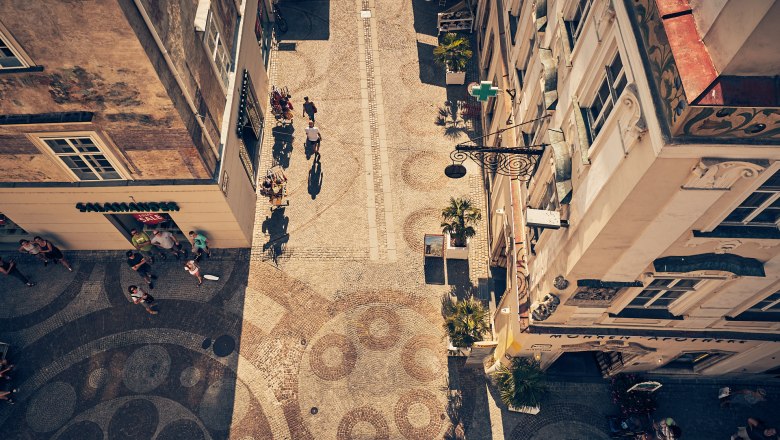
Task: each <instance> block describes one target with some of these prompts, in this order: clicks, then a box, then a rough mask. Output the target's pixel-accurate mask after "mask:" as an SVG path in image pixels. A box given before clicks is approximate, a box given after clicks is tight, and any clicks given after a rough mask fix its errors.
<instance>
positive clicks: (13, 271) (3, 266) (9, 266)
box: [0, 257, 35, 287]
mask: <svg viewBox="0 0 780 440" xmlns="http://www.w3.org/2000/svg"><path fill="white" fill-rule="evenodd" d="M0 273H2V274H5V275H6V276H8V275H11V276H13V277H14V278H16V279H18V280H19V281H21V282H23V283H24V284H27V286H28V287H32V286H34V285H35V283H33V282H32V281H30V280H29V279H27V277H26V276H24V274H22V273H21V272H19V269H17V268H16V263H15V262H14V261H10V260H9V261H3V257H0Z"/></svg>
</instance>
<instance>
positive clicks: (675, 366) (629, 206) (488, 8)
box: [476, 0, 780, 375]
mask: <svg viewBox="0 0 780 440" xmlns="http://www.w3.org/2000/svg"><path fill="white" fill-rule="evenodd" d="M750 3H751V4H752V5H753V6H754V7H751V8H747V9H746V8H744V7H743V5H742V2H738V1H722V2H707V1H696V0H690V1H685V0H684V1H665V0H631V1H623V0H547V1H545V0H537V1H536V2H528V1H519V0H503V1H501V0H499V1H496V0H489V1H481V2H480V4H479V6H478V14H477V20H476V22H477V26H478V29H477V31H478V32H480V34H481V35H480V37H479V42H480V47H479V53H480V66H481V69H482V70H481V74H482V75H483V80H491V81H493V84H494V85H497V86H498V87H499V89H501V90H503V93H500V94H499V96H498V97H497V98H495V99H492V100H491V101H489V102H487V103H486V104H484V106H483V126H484V127H485V132H486V133H496V132H499V131H501V133H500V135H494V136H491V137H489V138H488V139H487V142H486V145H489V146H504V147H509V146H525V147H530V148H535V147H536V146H539V147H540V148H544V154H543V155H542V156H540V157H538V158H531V160H536V163H535V167H533V168H532V172H530V173H527V175H522V176H518V175H517V173H515V174H514V175H511V176H504V175H501V173H491V170H489V169H488V170H485V174H486V178H487V179H488V180H489V188H490V197H489V211H490V212H489V214H490V246H491V256H492V257H491V259H492V264H493V265H500V266H505V267H506V272H507V290H506V291H505V292H504V293H503V295H501V296H500V298H499V299H498V302H497V304H496V308H495V315H494V325H495V335H496V337H497V339H498V342H499V343H498V348H497V350H496V358H497V359H503V358H504V357H511V356H528V357H534V358H536V359H538V360H539V361H540V362H541V365H542V367H543V368H551V367H553V366H554V365H556V364H560V363H565V362H566V360H567V359H571V358H573V357H579V358H581V357H582V356H590V355H592V359H593V361H594V362H595V363H596V365H597V366H598V367H599V368H600V370H601V372H602V374H604V375H611V374H616V373H618V372H621V371H650V370H652V371H657V372H666V373H680V374H702V375H722V374H739V373H768V374H777V373H778V368H779V367H780V247H779V246H778V244H780V231H778V222H779V221H780V200H778V198H780V83H778V81H777V77H778V74H780V65H778V63H779V62H780V54H778V53H777V47H776V45H772V44H771V43H770V41H769V40H767V35H769V34H771V32H766V31H767V30H768V29H773V28H777V26H780V15H778V14H779V13H780V2H776V1H770V0H767V1H755V2H750ZM735 8H740V9H741V10H743V12H745V11H746V13H742V14H735V13H733V12H734V10H735ZM518 177H519V178H518ZM529 210H530V211H529ZM544 211H548V212H554V213H558V214H559V215H560V219H561V227H560V228H558V229H553V228H550V227H537V226H533V224H536V223H533V222H529V221H528V219H529V215H530V216H533V215H536V214H539V212H542V213H544ZM529 223H533V224H531V225H529ZM584 353H589V355H585V354H584Z"/></svg>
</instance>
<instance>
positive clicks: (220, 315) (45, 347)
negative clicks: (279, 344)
mask: <svg viewBox="0 0 780 440" xmlns="http://www.w3.org/2000/svg"><path fill="white" fill-rule="evenodd" d="M158 303H159V310H160V314H159V315H156V316H151V315H149V314H147V313H146V312H145V311H144V309H143V307H141V306H138V305H135V304H131V303H129V302H125V305H124V306H120V307H112V308H110V309H105V310H101V311H98V312H95V313H91V314H89V315H86V316H84V317H81V318H79V319H77V320H74V321H72V322H70V323H68V324H66V325H64V326H62V327H59V328H57V329H54V330H52V331H51V332H50V333H48V334H47V335H45V336H43V337H42V338H40V339H38V340H37V341H35V342H34V343H32V344H30V345H28V346H27V347H24V348H23V349H22V350H20V351H16V352H15V353H14V362H16V363H19V364H23V365H24V366H25V368H24V369H20V370H19V371H18V373H16V374H15V379H16V380H17V383H22V382H24V381H25V380H27V379H28V378H29V377H31V376H32V375H33V374H35V373H36V372H37V371H38V370H40V369H42V368H45V367H47V366H50V365H52V364H55V363H56V362H57V359H58V358H60V357H62V356H64V355H65V354H67V353H69V352H71V351H73V350H75V349H77V348H78V347H80V346H82V345H84V344H86V343H89V342H91V341H94V340H96V339H100V338H102V337H104V336H108V335H111V334H119V333H123V332H128V331H132V330H137V329H148V328H160V329H166V328H170V329H174V330H180V331H184V332H189V333H193V334H200V335H204V338H205V337H210V338H212V339H214V338H217V337H219V336H221V335H226V334H227V335H230V336H232V337H233V338H234V339H235V341H236V350H239V349H240V344H241V341H240V335H241V327H242V319H241V318H240V317H238V316H236V315H233V314H228V313H225V312H223V311H222V310H219V309H217V308H215V307H213V306H210V305H208V304H204V303H198V302H193V301H182V300H159V301H158ZM149 343H150V344H152V343H154V341H149Z"/></svg>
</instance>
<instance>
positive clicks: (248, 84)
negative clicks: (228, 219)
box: [236, 70, 265, 187]
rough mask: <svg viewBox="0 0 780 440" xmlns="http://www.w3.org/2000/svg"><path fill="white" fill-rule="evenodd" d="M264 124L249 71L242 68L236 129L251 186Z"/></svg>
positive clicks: (255, 173)
mask: <svg viewBox="0 0 780 440" xmlns="http://www.w3.org/2000/svg"><path fill="white" fill-rule="evenodd" d="M264 125H265V121H264V119H263V114H262V113H261V110H260V102H259V101H258V99H257V95H256V94H255V90H254V87H253V86H252V79H251V77H250V76H249V72H248V71H247V70H244V75H243V79H242V83H241V100H240V103H239V109H238V122H237V126H236V131H237V133H238V136H239V144H240V145H239V157H240V158H241V163H242V164H243V165H244V169H245V170H246V173H247V176H248V177H249V180H250V181H251V182H252V186H253V187H254V186H255V184H256V180H257V168H258V166H259V163H258V162H259V159H260V146H261V142H262V140H263V127H264Z"/></svg>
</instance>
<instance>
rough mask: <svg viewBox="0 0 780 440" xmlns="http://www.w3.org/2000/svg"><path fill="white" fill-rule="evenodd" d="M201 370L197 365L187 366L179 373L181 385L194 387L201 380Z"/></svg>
mask: <svg viewBox="0 0 780 440" xmlns="http://www.w3.org/2000/svg"><path fill="white" fill-rule="evenodd" d="M200 377H201V372H200V370H199V369H197V368H195V367H187V368H185V369H184V370H182V372H181V374H180V375H179V381H180V382H181V386H183V387H185V388H192V387H194V386H195V385H197V384H198V382H200Z"/></svg>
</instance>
